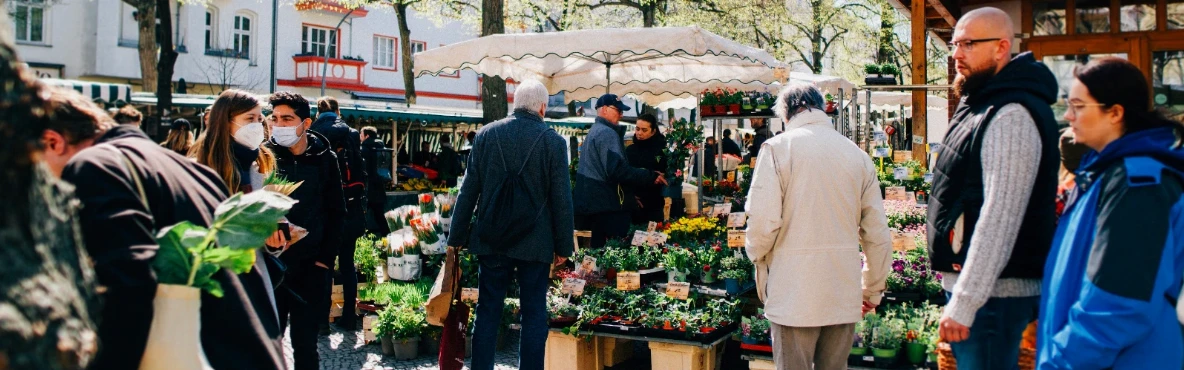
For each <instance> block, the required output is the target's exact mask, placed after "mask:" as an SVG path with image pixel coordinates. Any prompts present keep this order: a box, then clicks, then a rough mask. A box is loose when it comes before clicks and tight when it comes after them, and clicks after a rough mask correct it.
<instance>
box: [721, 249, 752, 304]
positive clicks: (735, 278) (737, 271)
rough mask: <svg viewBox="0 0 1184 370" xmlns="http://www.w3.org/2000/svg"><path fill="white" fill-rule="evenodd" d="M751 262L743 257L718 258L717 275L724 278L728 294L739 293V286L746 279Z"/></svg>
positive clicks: (741, 285) (734, 294)
mask: <svg viewBox="0 0 1184 370" xmlns="http://www.w3.org/2000/svg"><path fill="white" fill-rule="evenodd" d="M752 268H753V267H752V262H749V261H748V258H744V257H725V258H724V259H722V260H720V269H721V270H722V272H720V273H719V277H720V278H721V279H724V287H726V289H727V290H728V295H730V296H736V295H740V290H741V287H743V286H744V283H745V282H747V281H748V277H749V275H750V274H751V271H752Z"/></svg>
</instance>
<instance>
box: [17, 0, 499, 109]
mask: <svg viewBox="0 0 1184 370" xmlns="http://www.w3.org/2000/svg"><path fill="white" fill-rule="evenodd" d="M7 3H8V7H9V11H10V13H11V14H13V15H14V16H13V18H14V22H13V23H14V26H15V27H16V31H17V32H16V36H17V38H18V49H19V53H20V55H21V58H22V59H24V60H25V61H26V62H28V63H29V65H30V66H31V67H33V69H34V70H36V71H37V72H38V74H40V75H41V76H43V77H56V78H65V79H79V80H89V81H98V82H111V83H126V84H130V85H132V86H133V87H134V88H135V89H136V90H137V91H140V90H142V88H141V87H140V86H139V84H140V65H139V53H138V41H137V40H138V38H139V30H138V24H137V22H136V20H135V17H134V14H135V8H134V7H132V6H130V5H128V4H127V3H124V2H123V1H120V0H56V1H47V0H9V1H8V2H7ZM278 8H279V9H278V14H277V18H278V21H277V22H276V25H275V27H273V24H272V15H273V8H272V4H271V2H270V1H264V0H237V1H234V0H210V1H208V2H207V3H206V4H205V5H202V4H194V3H189V4H185V5H182V4H180V3H179V2H175V3H174V5H173V9H172V20H173V24H174V29H173V31H172V32H173V36H174V43H175V44H176V46H177V50H178V51H179V52H180V55H179V56H178V58H177V64H176V68H175V73H174V75H173V81H174V86H175V88H174V89H175V90H174V91H175V92H176V91H181V90H183V91H185V92H187V93H190V94H193V93H198V94H214V93H217V92H220V91H221V90H223V89H225V88H229V87H234V88H241V89H246V90H251V91H255V92H261V93H262V92H267V91H268V90H269V88H270V80H271V65H272V50H271V49H272V48H271V39H272V30H273V29H274V30H275V33H276V35H277V38H276V39H277V42H276V48H275V49H276V50H275V79H276V85H277V86H276V89H277V90H294V91H297V92H299V93H301V94H303V95H305V96H307V97H316V96H319V95H321V92H320V88H321V69H322V64H323V63H324V58H325V56H326V55H327V56H328V57H329V63H328V68H327V73H326V76H327V77H326V81H325V85H326V90H325V94H326V95H333V96H336V97H338V98H342V99H351V100H377V101H387V102H401V101H402V99H403V94H404V84H403V74H402V72H403V69H404V68H408V66H405V65H403V63H402V56H401V53H404V52H417V51H422V50H425V49H431V48H436V47H440V46H443V45H446V44H451V43H455V42H459V41H462V40H465V39H469V38H473V37H476V36H475V35H472V34H469V33H468V32H467V29H466V28H465V27H464V26H462V25H461V24H459V23H450V24H446V25H444V26H442V27H436V25H435V24H433V23H432V22H431V21H429V20H427V19H424V18H421V17H419V16H417V15H416V14H415V12H414V11H413V10H409V13H410V14H411V17H409V18H410V19H409V20H408V26H409V28H410V29H411V37H410V38H411V40H412V48H411V49H412V50H410V51H408V50H401V48H400V43H399V32H398V21H397V18H396V16H395V13H394V11H393V10H392V9H389V8H380V9H358V10H355V11H353V12H352V13H350V14H349V16H348V17H346V13H349V11H348V10H346V9H342V8H340V7H338V6H336V5H335V3H334V2H332V1H331V0H312V1H307V2H301V3H300V4H299V5H293V4H292V2H291V1H290V0H289V1H287V3H286V4H285V2H284V1H281V2H280V4H279V7H278ZM343 17H345V21H344V22H343V23H341V26H340V27H337V25H338V22H340V21H341V20H342V18H343ZM181 81H184V87H182V86H181V84H180V82H181ZM415 87H416V92H417V96H418V103H419V104H421V105H432V106H442V107H457V108H478V107H479V106H480V84H479V81H478V79H477V76H476V74H475V73H473V72H471V71H462V72H460V73H458V74H456V75H453V76H438V77H431V76H425V77H421V78H418V79H416V83H415Z"/></svg>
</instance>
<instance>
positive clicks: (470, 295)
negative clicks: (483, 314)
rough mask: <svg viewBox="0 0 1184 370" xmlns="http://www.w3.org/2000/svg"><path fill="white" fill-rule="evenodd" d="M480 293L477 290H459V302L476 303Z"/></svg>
mask: <svg viewBox="0 0 1184 370" xmlns="http://www.w3.org/2000/svg"><path fill="white" fill-rule="evenodd" d="M480 292H481V291H480V290H477V288H461V290H460V300H461V301H464V302H470V303H477V298H478V295H480Z"/></svg>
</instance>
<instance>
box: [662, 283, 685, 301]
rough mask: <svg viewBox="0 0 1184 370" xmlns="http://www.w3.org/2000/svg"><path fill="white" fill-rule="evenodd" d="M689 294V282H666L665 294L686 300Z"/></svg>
mask: <svg viewBox="0 0 1184 370" xmlns="http://www.w3.org/2000/svg"><path fill="white" fill-rule="evenodd" d="M690 294H691V283H687V282H682V283H669V284H666V296H667V297H670V298H674V299H682V300H686V299H687V297H689V296H690Z"/></svg>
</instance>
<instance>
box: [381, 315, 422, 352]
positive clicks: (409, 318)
mask: <svg viewBox="0 0 1184 370" xmlns="http://www.w3.org/2000/svg"><path fill="white" fill-rule="evenodd" d="M384 311H394V323H393V324H392V325H391V330H392V331H391V333H390V335H389V336H388V337H389V338H390V340H391V347H392V349H393V351H392V352H394V356H395V359H396V360H411V359H414V358H415V357H416V356H418V355H419V340H420V338H419V336H420V335H421V334H423V329H424V327H425V326H427V320H426V319H425V318H424V314H423V313H422V312H420V311H419V310H416V309H412V308H410V307H399V308H394V307H392V308H388V309H386V310H384ZM379 316H380V318H381V314H379Z"/></svg>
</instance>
